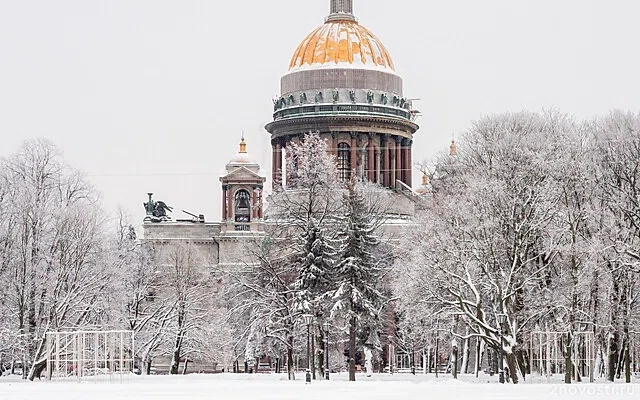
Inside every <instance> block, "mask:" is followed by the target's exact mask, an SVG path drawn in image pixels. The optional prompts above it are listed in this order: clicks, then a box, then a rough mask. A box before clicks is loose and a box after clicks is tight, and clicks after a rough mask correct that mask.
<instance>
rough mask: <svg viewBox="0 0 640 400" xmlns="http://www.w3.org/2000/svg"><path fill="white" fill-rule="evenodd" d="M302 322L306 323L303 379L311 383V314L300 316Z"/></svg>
mask: <svg viewBox="0 0 640 400" xmlns="http://www.w3.org/2000/svg"><path fill="white" fill-rule="evenodd" d="M302 318H303V319H304V323H305V324H307V371H306V374H305V381H306V382H307V383H311V321H312V320H313V315H309V314H305V315H303V316H302Z"/></svg>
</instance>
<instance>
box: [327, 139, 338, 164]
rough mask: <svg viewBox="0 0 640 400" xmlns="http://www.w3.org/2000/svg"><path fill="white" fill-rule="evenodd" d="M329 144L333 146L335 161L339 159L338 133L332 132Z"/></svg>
mask: <svg viewBox="0 0 640 400" xmlns="http://www.w3.org/2000/svg"><path fill="white" fill-rule="evenodd" d="M329 145H330V146H331V150H330V152H331V155H332V156H333V159H334V161H337V160H338V134H337V133H336V132H333V133H332V134H331V140H330V141H329Z"/></svg>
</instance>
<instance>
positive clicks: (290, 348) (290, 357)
mask: <svg viewBox="0 0 640 400" xmlns="http://www.w3.org/2000/svg"><path fill="white" fill-rule="evenodd" d="M288 341H289V346H288V347H287V375H288V377H289V380H290V381H293V380H295V379H296V374H295V371H294V370H293V336H289V340H288Z"/></svg>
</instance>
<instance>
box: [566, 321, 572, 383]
mask: <svg viewBox="0 0 640 400" xmlns="http://www.w3.org/2000/svg"><path fill="white" fill-rule="evenodd" d="M572 348H573V336H572V335H571V332H567V341H566V342H565V351H564V365H565V371H564V383H571V377H572V376H573V363H572V362H571V350H572Z"/></svg>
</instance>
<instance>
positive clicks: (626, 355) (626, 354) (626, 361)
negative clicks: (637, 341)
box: [624, 339, 631, 383]
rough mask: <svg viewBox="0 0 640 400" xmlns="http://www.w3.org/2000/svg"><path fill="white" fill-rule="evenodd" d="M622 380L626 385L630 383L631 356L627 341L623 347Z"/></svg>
mask: <svg viewBox="0 0 640 400" xmlns="http://www.w3.org/2000/svg"><path fill="white" fill-rule="evenodd" d="M624 367H625V369H624V379H625V382H626V383H631V356H630V354H629V339H627V340H626V343H625V345H624Z"/></svg>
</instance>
